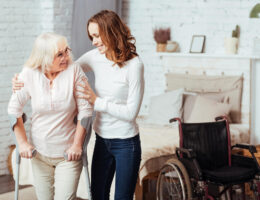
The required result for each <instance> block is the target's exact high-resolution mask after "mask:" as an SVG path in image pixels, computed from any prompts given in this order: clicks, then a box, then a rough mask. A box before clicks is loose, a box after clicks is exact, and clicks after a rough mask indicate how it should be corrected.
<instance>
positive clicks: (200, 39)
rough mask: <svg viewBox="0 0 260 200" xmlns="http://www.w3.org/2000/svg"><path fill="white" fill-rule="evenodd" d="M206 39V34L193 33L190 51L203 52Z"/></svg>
mask: <svg viewBox="0 0 260 200" xmlns="http://www.w3.org/2000/svg"><path fill="white" fill-rule="evenodd" d="M205 40H206V36H205V35H193V36H192V40H191V45H190V53H203V52H204V45H205Z"/></svg>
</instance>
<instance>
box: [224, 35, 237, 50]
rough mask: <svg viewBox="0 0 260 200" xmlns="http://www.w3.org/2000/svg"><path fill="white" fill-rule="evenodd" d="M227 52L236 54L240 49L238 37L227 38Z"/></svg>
mask: <svg viewBox="0 0 260 200" xmlns="http://www.w3.org/2000/svg"><path fill="white" fill-rule="evenodd" d="M225 49H226V54H236V53H237V49H238V38H236V37H231V38H226V39H225Z"/></svg>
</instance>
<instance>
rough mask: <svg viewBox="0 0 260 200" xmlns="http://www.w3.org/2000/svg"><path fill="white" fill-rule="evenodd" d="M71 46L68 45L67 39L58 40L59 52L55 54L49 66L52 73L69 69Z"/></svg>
mask: <svg viewBox="0 0 260 200" xmlns="http://www.w3.org/2000/svg"><path fill="white" fill-rule="evenodd" d="M69 53H70V48H69V47H68V46H67V43H66V41H64V40H60V41H59V42H58V52H57V53H56V54H55V55H54V59H53V62H52V66H51V67H49V69H48V71H49V72H50V73H57V72H61V71H63V70H65V69H67V67H68V65H69V63H70V55H69Z"/></svg>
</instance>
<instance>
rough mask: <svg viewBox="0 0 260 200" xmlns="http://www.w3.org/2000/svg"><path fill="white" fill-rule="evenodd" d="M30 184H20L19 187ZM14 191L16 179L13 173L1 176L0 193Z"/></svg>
mask: <svg viewBox="0 0 260 200" xmlns="http://www.w3.org/2000/svg"><path fill="white" fill-rule="evenodd" d="M26 187H29V186H20V187H19V188H20V189H22V188H26ZM11 191H14V179H13V176H12V175H2V176H0V194H3V193H7V192H11Z"/></svg>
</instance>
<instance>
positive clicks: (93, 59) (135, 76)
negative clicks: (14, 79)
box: [76, 10, 144, 200]
mask: <svg viewBox="0 0 260 200" xmlns="http://www.w3.org/2000/svg"><path fill="white" fill-rule="evenodd" d="M87 32H88V36H89V38H90V40H91V41H92V44H93V45H94V46H96V47H97V48H96V49H94V50H91V51H89V52H87V53H86V54H84V55H83V56H81V57H80V58H79V59H78V60H77V61H76V62H77V63H79V64H80V65H81V67H82V68H83V70H84V71H88V70H93V72H94V74H95V89H96V94H95V93H94V92H93V90H92V89H91V87H90V86H89V84H88V83H87V82H85V85H82V84H80V85H81V86H82V89H81V90H80V91H79V92H81V93H82V95H81V96H80V98H84V99H86V100H87V101H89V102H90V103H91V104H92V105H93V107H94V111H96V118H95V121H94V125H93V128H94V130H95V132H96V143H95V149H94V154H93V160H92V172H91V181H92V182H91V188H92V195H93V199H94V200H103V199H104V200H105V199H107V200H108V199H109V192H110V186H111V183H112V179H113V177H114V174H116V178H115V180H116V182H115V187H116V188H115V200H119V199H120V200H132V199H133V194H134V191H135V185H136V181H137V177H138V171H139V166H140V161H141V146H140V138H139V130H138V125H137V123H136V117H137V115H138V112H139V110H140V106H141V103H142V99H143V93H144V66H143V63H142V61H141V60H140V58H139V56H138V54H137V53H136V47H135V45H134V42H135V40H134V37H133V36H132V35H131V33H130V30H129V28H128V27H127V26H126V25H125V24H124V23H123V22H122V21H121V19H120V18H119V17H118V15H117V14H116V13H114V12H113V11H108V10H103V11H101V12H99V13H97V14H95V15H94V16H93V17H91V18H90V19H89V21H88V23H87Z"/></svg>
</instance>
